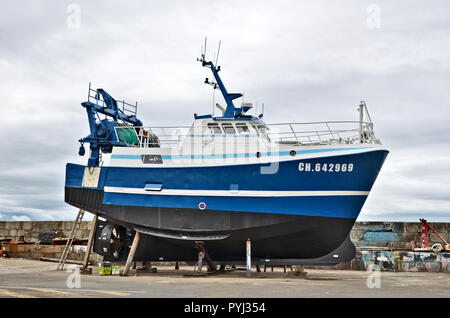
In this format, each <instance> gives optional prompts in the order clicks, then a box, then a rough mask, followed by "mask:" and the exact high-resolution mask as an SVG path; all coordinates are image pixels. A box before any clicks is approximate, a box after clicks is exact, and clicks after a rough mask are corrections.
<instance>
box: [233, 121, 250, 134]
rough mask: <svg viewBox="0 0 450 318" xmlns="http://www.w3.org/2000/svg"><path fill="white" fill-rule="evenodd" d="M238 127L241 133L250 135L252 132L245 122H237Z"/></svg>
mask: <svg viewBox="0 0 450 318" xmlns="http://www.w3.org/2000/svg"><path fill="white" fill-rule="evenodd" d="M236 129H237V131H238V132H239V133H240V134H241V135H248V134H250V130H249V129H248V126H247V125H246V124H243V123H238V124H236Z"/></svg>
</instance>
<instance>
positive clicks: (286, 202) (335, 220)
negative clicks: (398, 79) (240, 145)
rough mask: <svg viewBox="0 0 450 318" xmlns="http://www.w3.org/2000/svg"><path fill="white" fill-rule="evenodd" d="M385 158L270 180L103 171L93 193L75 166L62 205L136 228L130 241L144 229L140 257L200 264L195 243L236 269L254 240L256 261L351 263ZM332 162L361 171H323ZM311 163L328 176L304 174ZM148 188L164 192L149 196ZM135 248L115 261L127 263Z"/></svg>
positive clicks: (295, 165)
mask: <svg viewBox="0 0 450 318" xmlns="http://www.w3.org/2000/svg"><path fill="white" fill-rule="evenodd" d="M386 155H387V151H386V150H378V151H370V152H366V153H360V154H350V155H343V156H334V157H330V156H328V157H323V158H309V159H299V160H292V161H289V162H284V163H282V162H281V163H280V164H279V167H278V168H277V171H276V172H275V173H272V174H261V173H259V171H260V170H259V169H260V167H258V166H255V165H248V166H245V165H243V166H239V167H236V166H235V167H203V168H192V167H190V168H167V169H166V168H161V167H158V168H127V167H102V169H101V173H100V175H99V180H98V185H97V186H96V187H85V186H81V184H82V179H83V173H84V169H85V167H83V166H78V165H70V164H69V165H68V167H67V171H66V193H65V201H66V202H67V203H69V204H71V205H73V206H76V207H78V208H82V209H84V210H86V211H89V212H92V213H94V214H97V215H99V216H101V217H103V218H105V219H106V220H108V221H109V222H111V223H113V224H118V225H120V226H122V227H123V228H126V229H129V230H131V232H130V233H129V236H132V235H134V231H139V232H141V233H142V234H143V235H142V240H141V242H140V245H139V248H138V250H137V252H136V255H135V260H142V261H196V260H197V255H196V252H195V250H194V249H193V243H194V242H195V241H204V242H205V244H206V248H207V250H208V252H209V255H210V256H211V258H212V259H213V260H215V261H218V262H224V263H228V264H230V263H234V264H239V263H242V262H245V241H246V240H247V239H251V241H252V258H253V259H255V260H261V262H263V263H264V262H266V260H270V261H271V262H272V264H275V263H274V262H275V261H276V260H278V262H281V263H283V262H285V263H286V262H287V263H288V264H306V263H308V262H309V263H310V264H319V265H320V264H325V263H326V264H335V263H338V262H340V261H345V260H350V259H351V258H352V257H353V256H354V247H353V245H352V244H351V242H349V241H348V237H349V233H350V231H351V228H352V226H353V224H354V222H355V220H356V218H357V217H358V214H359V212H360V210H361V208H362V206H363V204H364V202H365V200H366V198H367V195H368V193H369V191H370V189H371V188H372V185H373V183H374V181H375V179H376V177H377V175H378V172H379V171H380V169H381V166H382V164H383V162H384V160H385V158H386ZM330 162H332V163H333V164H334V165H335V164H336V163H338V164H340V165H341V166H342V164H343V163H352V164H353V167H354V169H352V171H345V172H342V171H339V172H336V171H335V172H330V171H324V170H323V169H322V167H323V164H324V163H328V164H329V163H330ZM302 163H303V165H302ZM306 164H310V166H312V167H315V166H318V167H321V169H317V170H316V171H302V170H301V167H305V165H306ZM313 169H314V168H313ZM236 170H238V171H237V172H236ZM183 176H184V178H183ZM148 181H151V182H155V181H157V182H160V183H161V184H163V186H164V189H163V191H164V190H166V189H167V191H166V192H163V191H161V192H153V191H149V192H146V191H145V190H144V186H145V184H146V182H148ZM230 183H231V184H237V185H238V186H239V188H238V189H230ZM202 189H208V190H202ZM173 190H175V191H180V190H182V192H171V191H173ZM177 193H178V194H177ZM201 203H204V205H201ZM105 235H107V233H106V234H105ZM100 236H101V235H96V237H100ZM96 244H97V245H98V246H100V245H101V242H96ZM129 245H130V242H128V243H126V242H124V246H128V247H129ZM128 247H127V248H124V249H122V250H121V252H120V255H119V257H118V258H117V257H116V260H119V259H123V258H126V254H127V250H128ZM97 250H98V251H100V253H101V250H102V249H101V248H100V249H99V248H98V249H97ZM337 250H339V252H336V253H335V255H331V254H332V253H334V252H335V251H337ZM330 255H331V256H330ZM324 257H325V259H324ZM283 260H284V261H283Z"/></svg>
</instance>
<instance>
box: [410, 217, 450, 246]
mask: <svg viewBox="0 0 450 318" xmlns="http://www.w3.org/2000/svg"><path fill="white" fill-rule="evenodd" d="M420 225H421V227H422V229H421V238H420V240H421V245H422V247H417V244H416V242H414V241H411V246H412V250H413V251H433V252H440V251H442V250H445V251H450V244H449V243H448V242H447V241H446V240H445V239H444V238H443V237H442V236H441V235H440V234H439V233H438V232H437V231H436V230H435V229H434V228H433V227H432V226H431V225H430V223H428V222H427V220H425V219H420ZM428 229H430V230H431V231H433V233H434V234H436V235H437V237H438V238H439V239H440V240H441V241H442V242H444V244H445V246H444V247H443V246H442V245H441V244H440V243H436V244H433V246H432V247H429V246H428V243H429V233H428Z"/></svg>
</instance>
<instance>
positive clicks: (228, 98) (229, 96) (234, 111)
mask: <svg viewBox="0 0 450 318" xmlns="http://www.w3.org/2000/svg"><path fill="white" fill-rule="evenodd" d="M219 45H220V44H219ZM219 48H220V46H219ZM205 54H206V40H205V48H204V52H202V55H201V58H200V59H197V61H199V62H201V63H202V66H203V67H208V68H210V69H211V72H212V73H213V75H214V79H215V80H216V82H209V79H208V78H206V79H205V84H209V85H211V86H213V88H214V89H216V88H217V87H219V89H220V92H221V93H222V96H223V98H224V99H225V102H226V103H227V108H226V109H225V113H224V115H223V117H235V116H236V115H240V114H242V109H241V108H236V107H235V106H234V103H233V100H234V99H236V98H239V97H242V94H241V93H228V91H227V89H226V88H225V85H224V84H223V82H222V79H221V78H220V75H219V72H220V66H215V65H214V63H213V62H212V61H206V58H205ZM218 55H219V53H217V57H218ZM216 61H217V60H216Z"/></svg>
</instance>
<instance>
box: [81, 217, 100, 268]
mask: <svg viewBox="0 0 450 318" xmlns="http://www.w3.org/2000/svg"><path fill="white" fill-rule="evenodd" d="M97 219H98V216H97V215H94V219H93V220H92V223H91V226H92V227H91V233H89V241H88V245H87V246H86V254H85V255H84V261H83V266H82V267H81V270H80V272H81V273H82V274H92V268H88V264H89V257H90V256H91V251H92V245H94V235H95V229H96V227H97Z"/></svg>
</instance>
